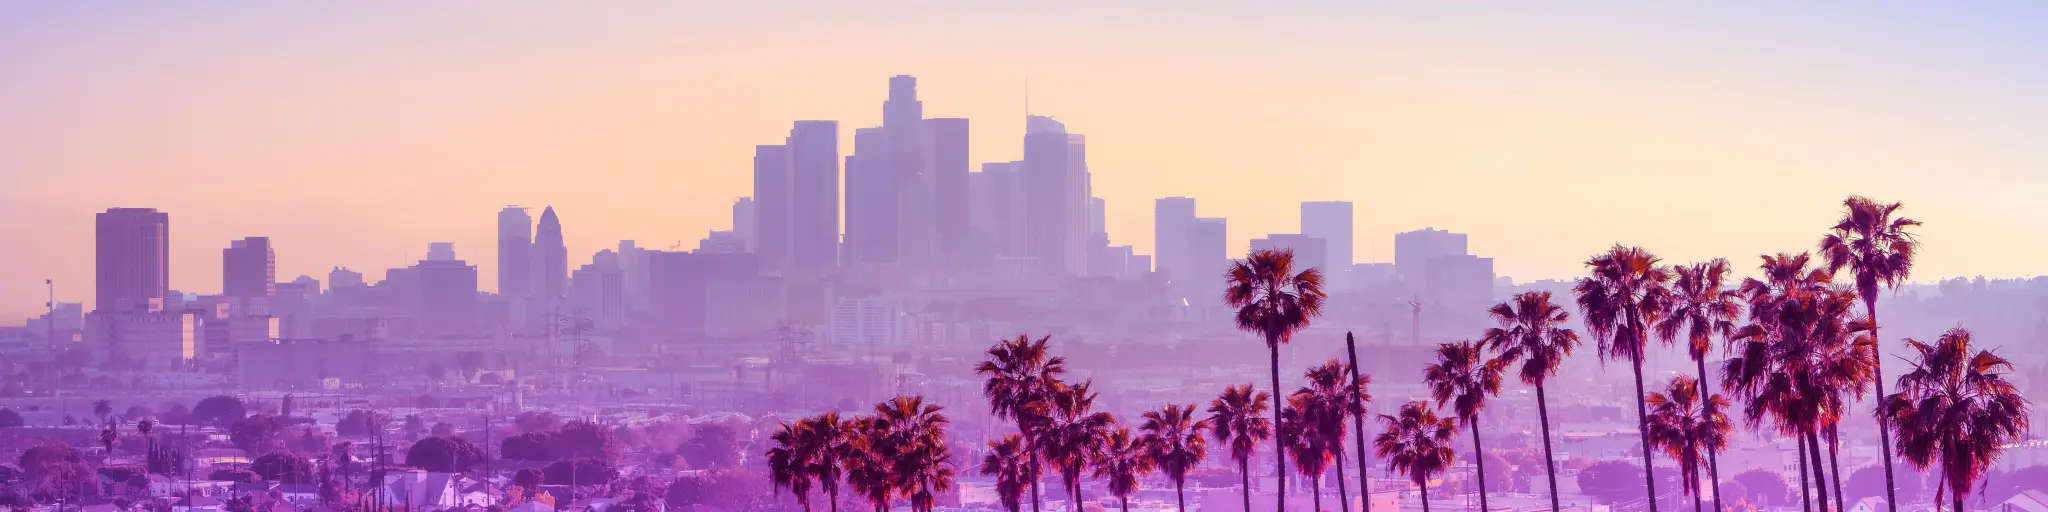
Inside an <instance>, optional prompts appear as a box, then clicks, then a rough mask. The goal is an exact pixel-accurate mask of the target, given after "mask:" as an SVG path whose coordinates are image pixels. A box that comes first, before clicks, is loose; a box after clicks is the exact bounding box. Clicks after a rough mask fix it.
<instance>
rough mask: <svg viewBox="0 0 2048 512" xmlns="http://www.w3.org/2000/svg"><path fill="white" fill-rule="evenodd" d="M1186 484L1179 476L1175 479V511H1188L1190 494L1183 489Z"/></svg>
mask: <svg viewBox="0 0 2048 512" xmlns="http://www.w3.org/2000/svg"><path fill="white" fill-rule="evenodd" d="M1186 486H1187V485H1186V484H1184V483H1182V482H1181V479H1179V478H1176V479H1174V480H1173V502H1174V504H1175V505H1174V509H1173V510H1174V512H1188V495H1187V493H1186V492H1183V491H1181V488H1182V487H1186Z"/></svg>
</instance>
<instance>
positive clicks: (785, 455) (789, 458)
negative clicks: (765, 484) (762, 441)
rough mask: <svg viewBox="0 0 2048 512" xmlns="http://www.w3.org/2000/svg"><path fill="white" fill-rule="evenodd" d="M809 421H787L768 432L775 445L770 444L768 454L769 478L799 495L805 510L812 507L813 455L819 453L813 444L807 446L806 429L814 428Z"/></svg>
mask: <svg viewBox="0 0 2048 512" xmlns="http://www.w3.org/2000/svg"><path fill="white" fill-rule="evenodd" d="M808 421H809V420H797V422H796V423H783V424H782V425H781V428H779V429H777V430H776V431H775V433H774V434H773V435H770V436H768V439H769V441H771V442H773V443H775V445H774V446H775V447H774V448H769V449H768V453H767V454H766V455H767V456H768V479H769V480H770V481H772V482H773V483H774V484H775V488H776V489H789V493H790V494H792V495H795V496H796V502H797V504H799V505H803V507H804V512H810V510H811V484H812V481H811V474H812V472H811V465H812V464H814V463H815V461H814V460H812V459H813V458H815V456H816V453H815V452H812V451H811V450H812V447H809V446H804V444H805V443H804V437H805V431H806V430H810V427H808V426H806V425H805V423H806V422H808Z"/></svg>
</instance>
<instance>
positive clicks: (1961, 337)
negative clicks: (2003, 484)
mask: <svg viewBox="0 0 2048 512" xmlns="http://www.w3.org/2000/svg"><path fill="white" fill-rule="evenodd" d="M1974 345H1975V342H1974V340H1972V339H1971V336H1970V331H1968V330H1965V329H1963V328H1961V327H1957V328H1953V329H1949V330H1948V332H1945V333H1942V335H1941V338H1939V339H1936V340H1935V342H1934V343H1931V344H1930V343H1922V342H1919V341H1914V340H1911V339H1908V340H1906V346H1907V348H1910V349H1912V351H1913V352H1914V359H1915V361H1914V362H1913V369H1912V370H1909V371H1907V372H1906V373H1905V374H1904V375H1900V376H1899V380H1898V384H1899V385H1898V389H1897V390H1896V391H1898V392H1897V393H1894V394H1892V395H1891V396H1889V397H1886V398H1885V401H1886V402H1887V403H1886V404H1885V406H1884V408H1883V409H1882V410H1883V411H1885V413H1886V414H1887V416H1885V421H1886V422H1887V423H1890V424H1891V426H1892V427H1893V428H1896V429H1897V430H1898V433H1899V437H1898V441H1897V442H1898V446H1897V448H1898V451H1899V455H1901V456H1903V457H1905V459H1906V461H1907V462H1911V463H1912V464H1913V465H1914V466H1916V467H1919V468H1922V469H1926V468H1928V467H1931V466H1934V465H1937V464H1939V465H1940V466H1941V471H1939V472H1937V473H1936V474H1937V475H1940V477H1941V482H1942V483H1943V485H1945V486H1947V487H1948V489H1949V496H1950V499H1951V500H1952V501H1953V503H1954V504H1955V510H1958V511H1960V510H1964V509H1963V500H1964V499H1965V498H1968V497H1969V496H1970V491H1971V490H1972V487H1971V485H1972V484H1974V483H1976V482H1977V479H1978V478H1979V477H1981V476H1983V475H1984V471H1985V470H1987V469H1989V468H1990V466H1991V462H1992V461H1994V460H1997V458H1998V455H1999V452H2000V451H2003V449H2004V448H2003V447H2004V446H2006V445H2010V444H2013V443H2014V442H2017V441H2019V440H2020V438H2021V437H2022V436H2024V435H2025V434H2026V432H2027V429H2028V428H2029V427H2030V426H2031V425H2030V424H2029V421H2028V416H2029V414H2030V412H2031V411H2029V410H2028V404H2027V399H2026V398H2024V397H2021V396H2020V391H2019V388H2018V387H2015V386H2014V385H2013V383H2012V381H2009V380H2006V379H2005V376H2004V374H2005V373H2007V372H2011V371H2012V370H2013V365H2012V362H2011V361H2007V360H2006V359H2005V358H2004V357H1999V356H1998V355H1997V354H1993V353H1992V352H1991V351H1990V350H1977V348H1976V347H1975V346H1974ZM1973 352H1974V353H1973Z"/></svg>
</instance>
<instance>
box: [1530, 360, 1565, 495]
mask: <svg viewBox="0 0 2048 512" xmlns="http://www.w3.org/2000/svg"><path fill="white" fill-rule="evenodd" d="M1536 418H1537V419H1538V420H1540V421H1541V422H1542V423H1543V469H1544V470H1545V471H1547V472H1549V474H1550V512H1558V511H1559V510H1563V508H1564V507H1563V506H1561V505H1559V502H1558V498H1557V456H1556V455H1553V454H1552V453H1551V452H1550V400H1549V399H1548V398H1546V397H1545V396H1544V395H1543V385H1542V384H1537V385H1536Z"/></svg>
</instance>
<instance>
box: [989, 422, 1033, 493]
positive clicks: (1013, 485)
mask: <svg viewBox="0 0 2048 512" xmlns="http://www.w3.org/2000/svg"><path fill="white" fill-rule="evenodd" d="M1032 459H1033V457H1032V455H1031V452H1030V451H1027V450H1026V449H1025V448H1024V436H1023V435H1021V434H1007V435H1004V436H1003V438H1002V439H1001V440H998V441H989V442H988V455H986V456H983V457H982V459H981V474H983V475H986V476H993V477H995V478H996V497H997V498H998V499H999V500H1000V501H1002V503H1003V510H1005V511H1007V512H1019V509H1020V508H1022V507H1023V501H1024V488H1025V486H1027V485H1029V482H1032V481H1035V480H1038V465H1037V464H1033V463H1032Z"/></svg>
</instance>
